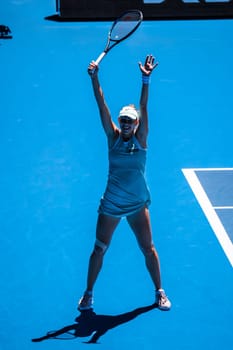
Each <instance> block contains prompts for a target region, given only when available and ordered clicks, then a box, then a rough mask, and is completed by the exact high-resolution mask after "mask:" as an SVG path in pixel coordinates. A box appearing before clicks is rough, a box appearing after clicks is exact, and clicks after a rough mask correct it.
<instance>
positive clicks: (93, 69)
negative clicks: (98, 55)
mask: <svg viewBox="0 0 233 350" xmlns="http://www.w3.org/2000/svg"><path fill="white" fill-rule="evenodd" d="M98 70H99V67H98V64H96V62H95V61H91V63H90V64H89V66H88V69H87V72H88V74H89V75H90V76H91V77H94V76H96V75H97V73H98Z"/></svg>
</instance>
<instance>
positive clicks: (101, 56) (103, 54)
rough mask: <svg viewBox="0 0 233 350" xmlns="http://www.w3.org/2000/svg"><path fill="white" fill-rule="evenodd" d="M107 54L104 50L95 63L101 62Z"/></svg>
mask: <svg viewBox="0 0 233 350" xmlns="http://www.w3.org/2000/svg"><path fill="white" fill-rule="evenodd" d="M105 55H106V52H105V51H103V52H102V53H101V54H100V55H99V57H98V58H97V60H95V63H96V64H99V63H100V62H101V61H102V59H103V58H104V56H105Z"/></svg>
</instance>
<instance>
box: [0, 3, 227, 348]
mask: <svg viewBox="0 0 233 350" xmlns="http://www.w3.org/2000/svg"><path fill="white" fill-rule="evenodd" d="M54 7H55V4H54V1H51V0H50V1H39V0H34V1H28V0H25V1H7V0H2V1H1V3H0V22H1V24H5V25H8V26H9V27H10V29H11V31H12V36H13V38H12V39H10V40H2V39H0V69H1V94H0V101H1V103H0V110H1V118H0V123H1V138H0V143H1V147H0V159H1V163H0V166H1V171H0V174H1V175H0V176H1V181H0V193H1V204H0V225H1V226H0V247H1V254H0V276H1V278H0V310H1V311H0V322H1V326H0V349H1V350H17V349H22V350H34V349H37V350H39V349H44V350H47V349H48V350H55V349H56V350H59V349H62V350H64V349H66V350H69V349H70V350H72V349H87V347H88V346H97V347H98V348H101V349H104V350H105V349H106V350H115V349H116V350H119V349H129V348H131V349H135V350H139V349H140V350H143V349H146V350H152V349H163V350H168V349H169V350H170V349H177V350H187V349H188V350H196V349H198V350H203V349H209V350H217V349H220V348H221V349H223V350H230V349H232V344H233V332H232V321H233V302H232V296H233V278H232V277H233V269H232V266H233V259H232V256H233V249H232V242H233V169H232V168H233V153H232V151H233V137H232V130H233V118H232V114H233V99H232V81H233V68H232V61H233V21H232V20H209V21H207V20H202V21H199V20H196V21H160V22H156V21H154V22H153V21H144V22H143V23H142V25H141V26H140V28H139V29H138V30H137V31H136V32H135V33H134V34H133V36H132V37H130V38H128V39H127V40H126V41H125V42H122V43H121V44H120V45H119V46H118V47H116V48H114V49H113V50H112V52H110V53H109V55H108V56H106V57H105V58H104V60H103V61H102V62H101V65H100V72H99V77H100V81H101V84H102V87H103V90H104V93H105V98H106V100H107V103H108V105H109V108H110V110H111V112H112V115H113V116H114V120H115V121H117V114H118V111H119V109H120V108H121V107H122V106H124V105H125V104H128V103H134V104H136V105H138V102H139V94H140V88H141V74H140V71H139V68H138V61H140V60H144V58H145V56H146V55H147V54H150V53H152V54H154V55H155V56H156V58H157V60H158V61H159V66H158V67H157V69H156V71H154V73H153V76H152V80H151V84H150V98H149V118H150V134H149V149H148V160H147V173H146V174H147V179H148V184H149V187H150V191H151V196H152V204H151V207H150V213H151V220H152V229H153V237H154V242H155V245H156V248H157V250H158V253H159V256H160V262H161V272H162V280H163V286H164V288H165V290H166V292H167V294H168V296H169V298H170V299H171V301H172V309H171V311H169V312H161V311H159V310H158V309H156V308H150V305H152V304H153V302H154V289H153V285H152V283H151V280H150V278H149V275H148V273H147V271H146V268H145V264H144V258H143V256H142V253H141V252H140V250H139V249H138V246H137V243H136V240H135V238H134V236H133V233H132V232H131V231H130V228H129V227H128V226H127V222H126V220H122V222H121V223H120V225H119V227H118V228H117V230H116V232H115V234H114V237H113V240H112V244H111V246H110V248H109V250H108V252H107V254H106V256H105V262H104V266H103V270H102V272H101V275H100V276H99V279H98V281H97V283H96V287H95V294H94V297H95V308H94V312H95V314H92V319H91V317H90V318H89V319H88V322H86V321H87V320H85V322H86V325H85V324H84V323H82V319H81V318H79V322H78V320H76V321H75V318H76V317H78V316H80V313H79V312H78V311H77V309H76V307H77V301H78V299H79V298H80V297H81V295H82V293H83V291H84V288H85V282H86V273H87V264H88V259H89V254H90V252H91V250H92V247H93V243H94V237H95V225H96V218H97V208H98V204H99V199H100V197H101V195H102V193H103V190H104V188H105V183H106V179H107V166H108V164H107V144H106V139H105V135H104V133H103V131H102V128H101V125H100V121H99V116H98V111H97V106H96V103H95V100H94V97H93V93H92V88H91V83H90V78H89V76H88V74H87V66H88V64H89V62H90V61H91V60H92V59H95V58H96V57H98V55H99V53H101V51H102V49H103V46H104V44H105V38H106V35H107V33H108V30H109V27H110V22H104V23H101V22H92V23H87V22H85V23H84V22H83V23H77V22H76V23H74V22H69V23H68V22H67V23H59V22H52V21H48V20H45V19H44V18H45V17H46V16H49V15H51V14H53V13H54V11H55V9H54ZM78 324H79V326H80V325H81V326H80V328H78ZM69 325H73V327H74V329H75V330H77V332H79V333H77V334H79V336H77V337H76V338H75V339H71V340H69V341H68V340H64V339H63V340H58V339H49V340H45V341H43V342H39V343H33V342H31V339H32V338H37V337H41V336H43V335H45V334H46V333H47V332H49V331H54V330H59V329H62V328H63V327H66V326H69ZM99 326H101V327H102V330H103V329H104V330H105V332H104V334H103V335H102V336H101V337H100V338H99V340H98V344H97V345H87V344H86V343H85V342H88V341H89V340H90V338H91V335H90V334H89V333H91V332H89V333H88V330H89V329H92V328H93V331H94V330H95V327H96V328H98V327H99ZM88 327H89V328H88ZM69 336H70V335H69V334H62V335H60V338H64V337H66V338H69Z"/></svg>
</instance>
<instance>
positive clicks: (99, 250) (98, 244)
mask: <svg viewBox="0 0 233 350" xmlns="http://www.w3.org/2000/svg"><path fill="white" fill-rule="evenodd" d="M107 249H108V245H107V244H105V243H104V242H102V241H100V240H99V239H96V241H95V245H94V250H93V254H96V255H104V254H105V252H106V250H107Z"/></svg>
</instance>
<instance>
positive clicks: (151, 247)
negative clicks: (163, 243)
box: [140, 244, 155, 257]
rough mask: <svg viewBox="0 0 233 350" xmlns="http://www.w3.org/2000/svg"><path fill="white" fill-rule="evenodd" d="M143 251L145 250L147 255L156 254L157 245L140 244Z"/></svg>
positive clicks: (144, 252)
mask: <svg viewBox="0 0 233 350" xmlns="http://www.w3.org/2000/svg"><path fill="white" fill-rule="evenodd" d="M140 249H141V251H142V252H143V254H144V256H145V257H148V256H151V255H155V247H154V244H151V245H149V246H140Z"/></svg>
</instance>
